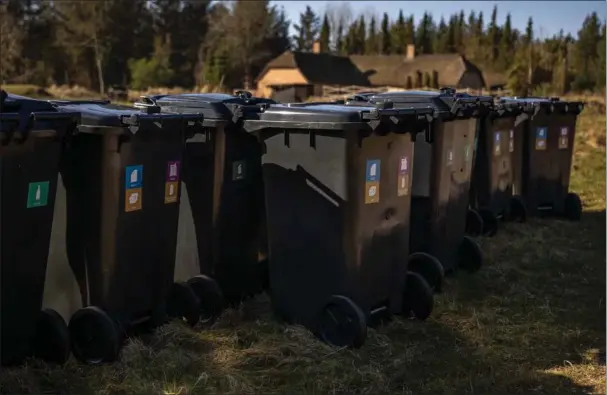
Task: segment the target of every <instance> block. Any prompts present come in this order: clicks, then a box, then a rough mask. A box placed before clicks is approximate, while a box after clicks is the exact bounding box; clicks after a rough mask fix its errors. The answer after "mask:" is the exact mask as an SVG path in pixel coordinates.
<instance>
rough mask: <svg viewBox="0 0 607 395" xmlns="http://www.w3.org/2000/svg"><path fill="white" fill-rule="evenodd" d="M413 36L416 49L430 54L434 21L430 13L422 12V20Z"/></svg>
mask: <svg viewBox="0 0 607 395" xmlns="http://www.w3.org/2000/svg"><path fill="white" fill-rule="evenodd" d="M415 36H416V37H415V38H416V41H415V45H416V47H417V49H416V51H418V52H419V53H420V54H431V53H432V42H433V41H434V40H433V39H434V22H433V20H432V15H430V14H429V13H427V12H424V16H423V17H422V21H421V23H420V26H419V28H418V29H417V32H416V33H415Z"/></svg>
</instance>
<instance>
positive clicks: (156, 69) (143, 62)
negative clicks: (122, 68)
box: [129, 58, 175, 89]
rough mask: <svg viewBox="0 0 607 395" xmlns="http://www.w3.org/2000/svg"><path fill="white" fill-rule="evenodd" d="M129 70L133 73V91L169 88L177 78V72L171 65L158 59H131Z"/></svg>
mask: <svg viewBox="0 0 607 395" xmlns="http://www.w3.org/2000/svg"><path fill="white" fill-rule="evenodd" d="M129 70H130V71H131V87H132V88H133V89H147V88H149V87H151V86H168V85H170V84H171V82H172V80H173V78H174V76H175V72H174V71H173V70H172V69H171V68H170V67H169V65H168V64H167V63H166V62H163V61H161V60H160V59H158V58H150V59H145V58H144V59H137V60H134V59H130V60H129Z"/></svg>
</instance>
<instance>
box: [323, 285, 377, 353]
mask: <svg viewBox="0 0 607 395" xmlns="http://www.w3.org/2000/svg"><path fill="white" fill-rule="evenodd" d="M319 334H320V338H321V339H322V340H323V341H324V342H325V343H327V344H329V345H331V346H334V347H349V348H360V347H362V345H363V344H365V341H366V340H367V319H366V318H365V315H364V313H363V312H362V310H361V309H360V307H358V306H357V305H356V303H354V302H353V301H352V300H351V299H350V298H348V297H346V296H343V295H333V296H331V298H330V299H329V301H328V302H327V304H325V306H324V307H323V308H322V311H321V314H320V333H319Z"/></svg>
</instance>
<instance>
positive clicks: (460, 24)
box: [454, 10, 466, 53]
mask: <svg viewBox="0 0 607 395" xmlns="http://www.w3.org/2000/svg"><path fill="white" fill-rule="evenodd" d="M465 34H466V16H465V14H464V11H463V10H462V11H460V13H459V18H458V19H457V24H456V26H455V32H454V36H455V37H454V38H455V52H458V53H464V52H465V50H466V45H465V44H464V36H465Z"/></svg>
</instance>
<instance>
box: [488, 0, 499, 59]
mask: <svg viewBox="0 0 607 395" xmlns="http://www.w3.org/2000/svg"><path fill="white" fill-rule="evenodd" d="M487 44H488V45H489V48H488V53H487V60H488V61H489V64H491V65H492V66H494V65H495V63H496V62H497V57H498V47H499V27H498V26H497V6H493V11H492V12H491V23H490V24H489V31H488V32H487Z"/></svg>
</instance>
